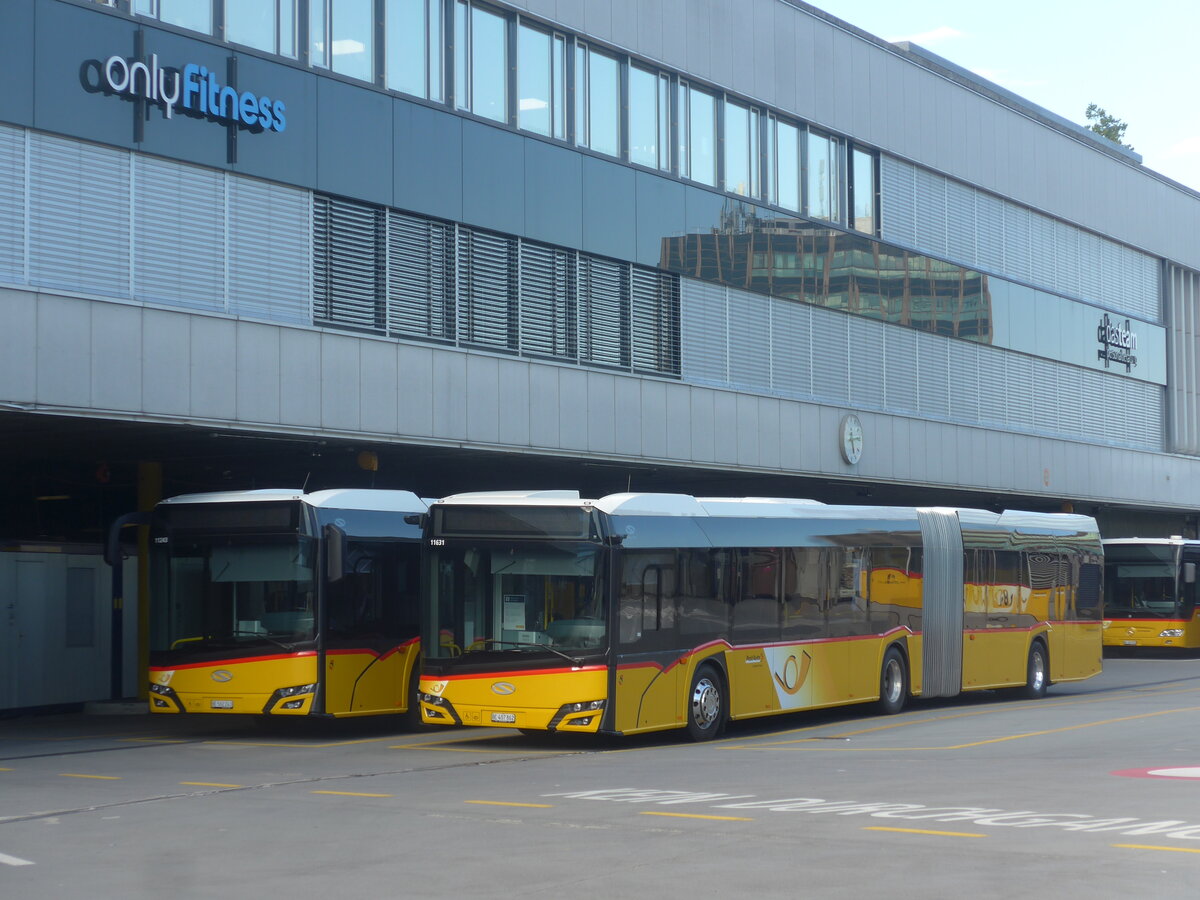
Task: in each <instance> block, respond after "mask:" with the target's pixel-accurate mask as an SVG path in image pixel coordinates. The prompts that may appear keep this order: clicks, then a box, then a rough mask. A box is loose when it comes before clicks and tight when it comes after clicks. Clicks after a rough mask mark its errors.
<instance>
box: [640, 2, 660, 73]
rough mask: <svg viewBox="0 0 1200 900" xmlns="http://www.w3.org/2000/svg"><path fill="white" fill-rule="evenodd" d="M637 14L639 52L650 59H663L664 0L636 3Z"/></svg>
mask: <svg viewBox="0 0 1200 900" xmlns="http://www.w3.org/2000/svg"><path fill="white" fill-rule="evenodd" d="M634 14H635V15H636V16H637V41H636V44H635V46H636V47H637V49H638V52H639V53H642V54H644V55H645V56H647V57H649V58H650V59H661V58H662V55H663V32H664V22H663V0H641V2H640V3H636V4H635V5H634Z"/></svg>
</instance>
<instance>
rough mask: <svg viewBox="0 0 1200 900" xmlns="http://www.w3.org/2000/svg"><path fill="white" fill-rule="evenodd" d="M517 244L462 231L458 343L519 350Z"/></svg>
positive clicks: (459, 271) (460, 232) (459, 254)
mask: <svg viewBox="0 0 1200 900" xmlns="http://www.w3.org/2000/svg"><path fill="white" fill-rule="evenodd" d="M516 270H517V254H516V241H515V240H513V239H511V238H504V237H500V236H499V235H494V234H487V233H485V232H481V231H469V230H467V229H461V230H460V231H459V236H458V304H459V307H458V312H459V314H458V339H459V340H460V341H462V342H463V343H466V344H476V345H479V346H483V347H489V348H492V349H503V350H515V349H517V316H516V308H517V304H516Z"/></svg>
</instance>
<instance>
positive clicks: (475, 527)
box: [420, 491, 1102, 740]
mask: <svg viewBox="0 0 1200 900" xmlns="http://www.w3.org/2000/svg"><path fill="white" fill-rule="evenodd" d="M426 537H427V549H428V559H427V561H426V565H427V570H426V578H427V580H426V583H425V588H424V593H425V595H426V602H427V604H428V605H427V608H426V610H425V613H424V617H425V624H424V630H423V635H424V643H425V654H426V655H425V665H424V670H423V675H422V679H421V686H420V692H421V693H420V702H421V708H422V716H423V720H424V721H425V722H426V723H430V724H442V725H457V724H463V725H481V726H492V727H510V728H511V727H515V728H518V729H521V730H524V731H530V732H537V731H556V732H584V733H596V732H602V733H607V734H635V733H639V732H646V731H657V730H662V729H669V728H683V729H686V730H687V732H688V734H689V735H690V736H691V737H692V738H693V739H696V740H706V739H709V738H712V737H715V736H716V735H718V734H720V732H721V731H722V729H723V728H724V726H725V724H726V722H728V721H729V720H730V719H747V718H753V717H757V716H768V715H773V714H777V713H784V712H790V711H794V710H802V709H815V708H820V707H829V706H838V705H842V704H851V703H866V702H874V703H877V704H878V706H879V708H880V709H881V711H883V712H886V713H894V712H897V711H899V710H900V709H901V708H902V707H903V706H904V703H905V701H906V699H907V698H908V697H909V696H925V697H941V696H953V695H955V694H957V693H959V692H960V691H970V690H983V689H992V688H1017V689H1019V690H1020V691H1021V692H1022V693H1023V694H1024V695H1025V696H1028V697H1040V696H1042V695H1043V694H1044V693H1045V692H1046V688H1047V686H1048V685H1049V684H1050V683H1051V682H1055V681H1073V680H1078V679H1083V678H1088V677H1090V676H1092V675H1095V674H1097V673H1098V672H1099V671H1100V666H1101V646H1100V630H1101V620H1100V599H1101V576H1102V556H1101V546H1100V538H1099V534H1098V532H1097V528H1096V523H1095V521H1094V520H1092V519H1091V518H1088V517H1085V516H1077V515H1061V514H1038V513H1020V512H1005V513H1001V514H996V513H990V512H985V511H981V510H969V509H915V508H893V507H846V506H826V505H824V504H819V503H814V502H811V501H803V500H786V499H770V498H746V499H715V498H695V497H691V496H685V495H676V494H616V495H612V496H608V497H603V498H601V499H598V500H585V499H581V498H580V497H579V496H578V494H576V493H574V492H566V491H564V492H530V493H509V494H461V495H456V496H453V497H448V498H445V499H443V500H440V501H435V502H434V503H432V504H431V506H430V516H429V519H428V522H427V527H426Z"/></svg>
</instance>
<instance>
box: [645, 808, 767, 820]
mask: <svg viewBox="0 0 1200 900" xmlns="http://www.w3.org/2000/svg"><path fill="white" fill-rule="evenodd" d="M639 815H643V816H670V817H672V818H674V819H712V820H713V821H716V822H753V821H754V820H753V819H747V818H746V817H744V816H702V815H699V814H697V813H673V812H656V811H654V810H644V811H643V812H641V813H639Z"/></svg>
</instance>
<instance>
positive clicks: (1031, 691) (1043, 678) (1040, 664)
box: [1021, 641, 1050, 700]
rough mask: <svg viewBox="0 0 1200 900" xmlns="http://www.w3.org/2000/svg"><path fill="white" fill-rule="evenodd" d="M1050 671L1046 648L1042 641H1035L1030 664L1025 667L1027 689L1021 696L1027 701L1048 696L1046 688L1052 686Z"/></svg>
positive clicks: (1030, 650) (1030, 651)
mask: <svg viewBox="0 0 1200 900" xmlns="http://www.w3.org/2000/svg"><path fill="white" fill-rule="evenodd" d="M1048 669H1049V666H1047V664H1046V648H1045V646H1043V645H1042V643H1041V641H1035V642H1034V644H1033V646H1032V647H1030V648H1029V662H1028V664H1027V665H1026V667H1025V687H1024V688H1022V689H1021V695H1022V696H1023V697H1024V698H1025V699H1026V700H1038V699H1041V698H1042V697H1045V696H1046V688H1047V687H1048V686H1049V684H1050V679H1049V677H1048V675H1047V671H1048Z"/></svg>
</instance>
